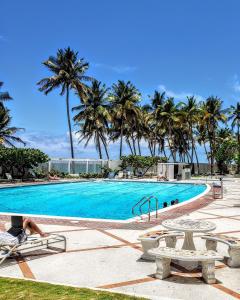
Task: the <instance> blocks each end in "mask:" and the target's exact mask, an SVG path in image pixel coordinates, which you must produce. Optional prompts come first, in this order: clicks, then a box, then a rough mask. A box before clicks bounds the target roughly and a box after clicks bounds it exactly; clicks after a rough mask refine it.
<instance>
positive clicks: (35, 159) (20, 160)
mask: <svg viewBox="0 0 240 300" xmlns="http://www.w3.org/2000/svg"><path fill="white" fill-rule="evenodd" d="M48 161H49V157H48V156H47V155H46V154H45V153H43V152H42V151H40V150H39V149H32V148H2V147H1V148H0V166H1V167H2V173H3V174H4V173H11V174H12V176H13V177H14V174H15V173H17V174H18V175H17V177H21V178H24V176H25V175H26V174H27V171H28V170H30V169H33V168H35V167H37V166H38V165H39V164H42V163H46V162H48Z"/></svg>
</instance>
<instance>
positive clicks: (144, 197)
mask: <svg viewBox="0 0 240 300" xmlns="http://www.w3.org/2000/svg"><path fill="white" fill-rule="evenodd" d="M146 198H147V196H143V197H142V198H141V199H140V200H139V201H138V202H137V203H136V204H135V205H133V207H132V214H133V215H135V213H134V209H135V207H136V206H137V205H138V204H140V202H142V201H143V200H144V199H146Z"/></svg>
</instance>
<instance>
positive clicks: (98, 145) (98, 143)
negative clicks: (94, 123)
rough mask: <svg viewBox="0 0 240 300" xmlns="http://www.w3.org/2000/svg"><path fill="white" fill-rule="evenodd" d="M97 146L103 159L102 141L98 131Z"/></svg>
mask: <svg viewBox="0 0 240 300" xmlns="http://www.w3.org/2000/svg"><path fill="white" fill-rule="evenodd" d="M97 147H98V153H99V158H100V159H102V149H101V142H100V137H99V133H98V132H97Z"/></svg>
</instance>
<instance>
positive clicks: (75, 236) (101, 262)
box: [0, 180, 240, 300]
mask: <svg viewBox="0 0 240 300" xmlns="http://www.w3.org/2000/svg"><path fill="white" fill-rule="evenodd" d="M236 204H240V180H232V181H231V180H227V181H226V182H224V198H223V199H216V200H214V199H212V195H211V193H209V194H208V195H207V196H205V197H202V198H200V199H198V200H196V201H194V202H192V203H189V204H186V205H184V206H182V207H179V208H178V207H173V208H172V209H171V210H169V211H167V212H164V213H161V214H160V215H159V218H158V219H153V220H152V221H151V222H149V223H148V222H133V223H130V224H126V223H124V224H123V223H113V222H99V221H98V222H96V221H92V222H91V221H85V220H81V221H77V222H74V223H72V222H71V221H69V220H59V219H45V218H36V219H35V221H36V222H38V223H39V224H40V226H41V227H42V228H43V230H45V231H47V232H59V233H61V234H64V235H65V236H66V238H67V244H68V247H67V252H66V253H58V254H56V253H54V252H52V251H49V250H37V251H33V252H31V253H27V254H23V256H22V257H19V258H18V259H17V260H16V259H8V260H7V261H6V263H4V265H3V266H2V267H1V268H0V276H9V277H17V278H29V279H36V280H43V281H48V282H55V283H61V284H69V285H77V286H81V287H82V286H85V287H94V288H96V287H97V288H104V289H107V290H112V291H118V292H124V293H133V294H136V295H146V296H147V297H149V298H150V299H151V298H152V299H197V300H198V299H199V300H205V299H216V300H218V299H219V300H222V299H224V300H228V299H229V300H231V299H240V269H239V268H238V269H233V268H229V267H228V266H226V265H225V264H224V262H218V263H217V264H216V278H217V280H218V282H217V283H216V284H213V285H206V284H205V283H203V281H202V280H201V273H199V270H194V271H191V272H190V271H188V270H185V269H184V268H183V267H181V266H179V265H177V264H173V265H172V268H173V271H172V276H171V277H170V278H168V279H167V280H157V279H155V278H154V277H153V274H154V272H155V263H152V262H151V263H150V262H145V261H141V260H139V257H140V255H141V246H140V244H139V242H138V241H137V237H138V235H139V234H140V233H142V232H143V231H149V230H155V229H160V228H162V226H161V222H162V221H163V220H165V219H168V218H179V217H182V216H188V217H191V218H194V219H202V220H205V219H207V220H211V221H212V222H214V223H215V224H216V225H217V228H216V230H215V232H217V233H224V234H228V235H230V236H231V235H232V236H239V237H240V207H236V206H235V205H236ZM8 225H9V217H7V216H0V230H2V231H3V230H5V228H6V227H7V226H8ZM194 242H195V244H196V246H197V248H200V249H201V248H204V247H205V245H204V242H203V240H201V239H200V238H199V235H197V234H196V236H195V238H194ZM181 245H182V239H178V241H177V247H181ZM218 251H219V252H221V253H222V254H223V255H225V256H227V247H225V246H224V245H222V244H220V245H219V247H218ZM183 271H185V272H184V273H183Z"/></svg>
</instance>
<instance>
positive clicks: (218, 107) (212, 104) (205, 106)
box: [200, 96, 226, 174]
mask: <svg viewBox="0 0 240 300" xmlns="http://www.w3.org/2000/svg"><path fill="white" fill-rule="evenodd" d="M222 103H223V102H222V100H221V99H220V98H218V97H213V96H211V97H209V98H207V100H206V101H205V102H202V104H201V106H200V113H201V117H200V123H201V126H202V130H204V131H206V133H207V140H208V142H209V148H210V153H209V157H210V165H211V174H213V167H214V161H215V154H216V130H217V128H218V123H219V122H225V121H226V116H225V112H226V110H223V109H222Z"/></svg>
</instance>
